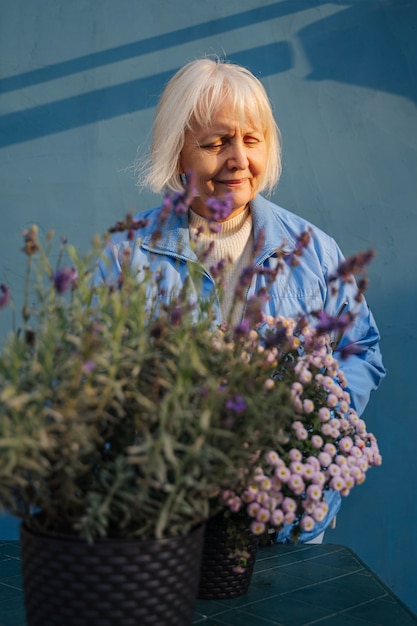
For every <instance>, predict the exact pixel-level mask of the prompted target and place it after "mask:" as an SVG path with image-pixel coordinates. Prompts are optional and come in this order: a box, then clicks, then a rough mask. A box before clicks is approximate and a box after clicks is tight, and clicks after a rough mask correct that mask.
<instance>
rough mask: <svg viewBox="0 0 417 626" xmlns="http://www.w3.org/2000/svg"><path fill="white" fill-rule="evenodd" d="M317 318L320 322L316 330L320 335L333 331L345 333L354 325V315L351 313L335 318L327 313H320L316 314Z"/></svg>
mask: <svg viewBox="0 0 417 626" xmlns="http://www.w3.org/2000/svg"><path fill="white" fill-rule="evenodd" d="M315 316H316V317H317V319H318V320H319V321H318V323H317V325H316V330H317V332H319V333H330V332H332V331H339V332H342V333H343V332H344V331H345V330H346V329H347V328H348V327H349V326H350V325H351V324H352V314H351V313H349V312H348V313H345V315H341V316H340V317H335V316H333V315H329V314H328V313H326V312H325V311H319V312H318V313H315Z"/></svg>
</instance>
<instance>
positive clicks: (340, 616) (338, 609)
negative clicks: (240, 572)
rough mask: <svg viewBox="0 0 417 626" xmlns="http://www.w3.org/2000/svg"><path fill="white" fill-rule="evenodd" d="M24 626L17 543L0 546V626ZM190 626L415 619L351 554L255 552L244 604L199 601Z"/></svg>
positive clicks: (395, 625)
mask: <svg viewBox="0 0 417 626" xmlns="http://www.w3.org/2000/svg"><path fill="white" fill-rule="evenodd" d="M25 624H26V623H25V617H24V609H23V593H22V580H21V574H20V559H19V543H18V542H16V541H3V542H2V541H0V626H25ZM193 624H198V625H200V626H272V625H274V626H309V625H313V624H314V625H318V626H367V625H368V626H373V625H377V624H378V625H379V626H412V625H417V617H416V616H415V615H413V614H412V613H411V611H410V610H409V609H408V608H407V607H406V606H405V605H404V604H403V603H402V602H401V600H399V599H398V598H397V597H396V596H395V594H393V593H392V591H390V589H388V588H387V587H386V586H385V585H384V584H383V583H382V582H381V580H379V579H378V578H377V577H376V576H375V575H374V574H373V573H372V572H371V571H370V570H369V569H368V567H367V566H366V565H365V564H364V563H363V562H362V561H361V560H360V559H359V558H358V557H357V556H356V555H355V554H354V553H353V552H352V551H351V550H349V549H348V548H345V547H343V546H338V545H332V544H323V545H301V546H281V545H280V546H278V545H277V546H273V547H270V548H261V549H260V550H259V553H258V558H257V561H256V566H255V573H254V575H253V578H252V583H251V586H250V589H249V591H248V593H247V594H246V595H245V596H242V597H240V598H234V599H231V600H223V601H214V600H210V601H208V600H199V601H198V602H197V608H196V613H195V617H194V622H193ZM45 626H48V625H47V624H45ZM62 626H65V624H63V625H62ZM115 626H123V624H115ZM138 626H141V625H140V624H138ZM172 626H176V625H175V624H173V625H172Z"/></svg>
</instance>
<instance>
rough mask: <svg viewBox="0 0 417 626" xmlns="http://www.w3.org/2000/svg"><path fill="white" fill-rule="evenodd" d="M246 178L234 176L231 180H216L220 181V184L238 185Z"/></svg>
mask: <svg viewBox="0 0 417 626" xmlns="http://www.w3.org/2000/svg"><path fill="white" fill-rule="evenodd" d="M247 180H248V179H247V178H236V179H232V180H219V181H218V182H219V183H221V184H222V185H229V186H230V187H238V186H239V185H242V183H245V182H246V181H247Z"/></svg>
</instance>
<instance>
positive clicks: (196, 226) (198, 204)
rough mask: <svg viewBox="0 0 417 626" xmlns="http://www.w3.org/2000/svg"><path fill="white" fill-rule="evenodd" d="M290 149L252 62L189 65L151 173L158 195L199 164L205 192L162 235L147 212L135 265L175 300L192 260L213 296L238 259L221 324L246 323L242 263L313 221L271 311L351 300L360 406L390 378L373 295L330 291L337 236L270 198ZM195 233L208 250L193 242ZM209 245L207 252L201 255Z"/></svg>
mask: <svg viewBox="0 0 417 626" xmlns="http://www.w3.org/2000/svg"><path fill="white" fill-rule="evenodd" d="M280 152H281V151H280V136H279V130H278V128H277V125H276V123H275V120H274V117H273V114H272V110H271V105H270V102H269V99H268V97H267V94H266V92H265V90H264V88H263V86H262V84H261V83H260V82H259V81H258V80H257V78H255V76H253V75H252V74H251V73H250V72H249V71H248V70H247V69H245V68H243V67H240V66H237V65H233V64H230V63H227V62H223V61H220V60H212V59H209V58H203V59H198V60H195V61H192V62H191V63H188V64H187V65H186V66H185V67H183V68H182V69H181V70H180V71H179V72H177V74H175V76H174V77H173V78H172V79H171V80H170V81H169V83H168V85H167V86H166V89H165V91H164V93H163V95H162V98H161V100H160V103H159V106H158V108H157V111H156V116H155V122H154V129H153V145H152V153H151V160H150V163H149V164H147V165H146V167H145V168H142V171H141V176H140V182H141V184H146V185H148V186H149V187H150V188H151V189H152V190H153V191H156V192H166V191H174V192H180V191H184V186H185V182H186V176H187V175H188V173H189V172H193V176H194V180H193V183H194V186H195V192H196V193H195V196H194V198H193V199H192V203H191V207H190V209H189V211H188V214H187V213H185V214H184V213H181V214H178V215H173V216H171V218H170V220H169V221H168V222H167V226H166V228H165V229H164V230H163V232H162V233H161V234H160V236H159V237H158V238H156V237H154V236H153V234H154V231H155V229H156V228H158V218H159V216H160V212H161V208H156V209H153V210H151V211H148V212H145V213H141V214H140V217H141V218H145V219H146V221H147V225H146V227H145V228H144V229H143V230H141V231H140V232H139V233H138V237H137V240H136V241H135V245H134V247H133V253H132V257H131V263H132V271H138V270H140V268H143V267H145V266H148V267H151V268H152V270H155V271H156V270H158V272H159V274H160V275H162V276H163V280H164V287H165V289H164V292H165V293H166V294H167V297H169V294H170V293H175V292H176V291H177V290H178V289H179V288H181V286H182V285H183V283H184V281H185V279H186V278H187V277H188V278H189V277H190V275H189V267H190V265H191V264H199V266H200V268H201V267H202V268H203V283H202V286H201V294H202V297H204V294H209V293H212V292H213V290H214V289H215V281H214V279H213V277H212V276H211V274H210V268H211V267H214V266H216V263H218V262H219V261H220V260H222V259H227V260H228V261H229V263H228V264H227V266H226V269H225V277H224V280H225V286H224V289H223V290H222V293H221V294H219V298H218V299H217V302H218V319H217V321H218V322H219V323H220V322H225V321H228V322H229V323H232V324H235V323H238V322H239V321H240V319H241V318H242V316H243V315H244V308H245V303H244V302H242V303H240V305H239V306H238V305H236V303H235V302H233V294H234V288H235V286H236V285H237V282H238V280H239V276H240V274H241V272H242V270H243V269H244V268H245V267H246V266H248V265H249V264H250V263H251V262H252V259H253V255H254V244H255V242H257V246H256V253H255V263H256V265H257V266H260V267H263V268H275V267H276V265H277V263H278V258H277V250H278V249H279V248H281V247H282V246H283V245H285V246H287V247H288V249H289V250H291V249H294V247H295V246H296V242H297V241H298V238H299V237H300V235H301V234H302V233H303V232H305V231H308V230H310V231H311V233H312V242H311V244H310V245H309V246H307V247H306V249H305V250H304V251H303V257H302V261H301V263H300V264H299V265H298V266H297V267H295V268H290V267H289V266H287V265H285V263H284V268H283V270H282V271H280V272H279V273H278V275H277V277H276V278H275V280H274V282H273V283H272V284H268V295H269V298H268V300H267V301H266V302H265V304H264V312H265V314H267V315H272V316H277V315H284V316H288V317H294V316H297V315H299V314H302V313H308V312H311V311H313V310H322V311H325V312H327V313H329V314H330V315H336V314H337V312H338V311H339V310H340V309H341V307H345V308H347V309H354V311H355V315H356V317H355V322H354V325H353V327H351V328H349V331H348V332H347V333H346V334H345V336H343V337H342V338H341V340H340V342H339V344H338V345H339V348H342V347H343V346H345V345H347V344H352V343H353V344H355V345H357V346H358V348H360V349H358V350H357V352H356V353H353V354H351V356H349V357H348V358H347V359H344V360H342V361H341V367H342V369H343V370H344V372H345V374H346V377H347V379H348V382H349V392H350V394H351V398H352V403H353V405H354V407H355V408H356V410H357V411H358V413H361V412H362V411H363V410H364V408H365V406H366V404H367V402H368V399H369V395H370V392H371V390H373V389H376V387H377V386H378V384H379V382H380V380H381V378H382V377H383V376H384V368H383V365H382V361H381V356H380V351H379V346H378V343H379V333H378V330H377V327H376V325H375V322H374V320H373V317H372V314H371V313H370V311H369V309H368V307H367V305H366V303H365V301H364V300H363V301H362V302H361V303H359V304H358V303H357V302H356V301H355V299H354V295H355V292H356V289H355V287H354V285H352V284H346V285H344V287H343V288H342V289H341V290H340V292H339V293H338V294H337V296H334V294H332V293H331V292H330V290H329V287H328V283H327V278H328V277H329V275H331V274H332V272H334V270H335V269H336V267H337V266H338V265H339V264H340V262H341V261H342V260H343V256H342V253H341V251H340V249H339V248H338V246H337V244H336V243H335V241H334V240H333V239H332V238H331V237H329V236H328V235H326V234H325V233H324V232H322V231H321V230H319V229H318V228H316V227H314V226H312V225H311V224H309V223H308V222H307V221H306V220H304V219H302V218H301V217H298V216H296V215H294V214H293V213H290V212H289V211H286V210H285V209H283V208H281V207H279V206H277V205H276V204H273V203H272V202H270V201H268V200H267V199H266V198H265V197H264V196H263V195H261V193H262V192H266V193H270V192H271V191H272V189H273V188H274V186H275V184H276V183H277V181H278V179H279V176H280V172H281V158H280ZM225 197H227V198H228V202H229V203H230V206H231V211H230V213H229V214H228V215H227V216H220V217H219V216H218V227H217V228H216V229H212V228H211V229H210V228H207V224H208V223H209V222H210V221H212V219H213V213H212V210H211V206H212V203H213V200H214V199H224V198H225ZM261 233H262V234H263V238H262V239H261V237H260V234H261ZM197 234H198V237H197ZM196 239H198V242H199V246H198V247H197V248H196V246H195V245H192V243H191V242H192V241H195V240H196ZM261 240H262V242H263V243H262V248H261V249H259V244H258V242H259V241H261ZM126 243H127V241H126V234H123V233H119V234H117V235H116V236H115V237H114V238H113V240H112V241H111V243H110V244H109V246H108V248H107V250H106V255H107V257H108V259H110V263H104V262H102V263H101V264H100V268H99V271H100V273H101V276H100V278H101V279H105V280H108V279H109V278H112V277H113V278H114V277H115V276H117V274H118V273H119V272H120V271H121V266H122V259H123V249H124V247H125V245H126ZM130 243H131V242H130ZM200 246H202V247H203V248H204V250H205V253H204V255H199V249H200V250H201V249H202V248H201V247H200ZM265 285H267V272H264V273H262V272H259V273H256V274H255V275H254V277H253V280H252V284H251V285H250V288H249V289H248V291H247V294H246V301H247V299H248V298H249V297H250V296H251V295H252V294H254V293H257V292H258V290H259V289H260V288H262V287H263V286H265ZM336 349H337V348H336ZM336 357H337V354H336ZM326 500H327V503H328V505H329V514H328V516H327V518H326V520H324V522H323V523H321V524H316V526H315V528H314V530H313V531H312V532H310V533H308V532H303V533H302V535H301V538H300V541H315V540H316V541H317V537H321V536H322V534H323V531H324V529H325V528H326V527H327V526H328V525H329V524H330V523H331V521H332V519H333V518H334V516H335V514H336V513H337V511H338V509H339V507H340V495H339V494H338V493H335V492H328V493H327V495H326ZM289 532H290V529H289V528H284V530H283V531H281V532H280V533H279V535H278V541H286V540H287V538H288V536H289Z"/></svg>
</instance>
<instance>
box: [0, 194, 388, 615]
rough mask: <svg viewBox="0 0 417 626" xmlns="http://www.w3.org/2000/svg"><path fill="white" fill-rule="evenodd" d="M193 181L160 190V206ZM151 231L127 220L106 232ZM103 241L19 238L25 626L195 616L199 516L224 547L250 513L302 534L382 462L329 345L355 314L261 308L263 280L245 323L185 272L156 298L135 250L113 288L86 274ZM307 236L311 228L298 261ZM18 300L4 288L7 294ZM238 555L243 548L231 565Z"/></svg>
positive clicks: (14, 358)
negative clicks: (171, 290)
mask: <svg viewBox="0 0 417 626" xmlns="http://www.w3.org/2000/svg"><path fill="white" fill-rule="evenodd" d="M187 194H188V192H186V194H185V196H184V197H178V196H175V197H167V198H166V200H165V203H164V210H163V211H162V213H161V215H162V217H163V218H164V219H166V218H167V216H168V215H169V213H170V211H172V210H177V209H178V207H179V206H180V205H181V206H183V208H184V207H185V208H186V207H187V203H188V202H189V200H190V198H189V195H187ZM141 226H142V224H141V220H140V219H139V220H135V219H133V218H132V217H131V216H127V217H126V219H125V220H124V221H122V222H118V223H117V224H116V225H115V226H114V227H112V228H111V229H110V231H112V232H114V231H128V233H133V231H134V230H137V229H140V228H141ZM106 239H107V235H106V236H105V237H104V239H103V238H101V237H97V238H96V239H95V241H94V242H93V245H92V248H91V250H90V251H89V253H88V254H86V255H80V254H79V253H78V252H77V250H76V249H75V248H74V247H73V246H70V245H68V243H67V242H66V240H65V239H62V240H61V241H60V244H59V250H58V251H57V250H55V248H54V237H53V235H52V234H51V235H50V234H47V235H46V237H45V241H43V242H41V241H40V240H39V237H38V232H37V229H36V227H32V228H30V229H29V230H28V231H26V232H25V233H24V247H23V252H24V253H25V254H26V257H27V271H26V282H25V289H24V293H25V298H24V305H23V311H22V312H23V316H22V317H23V324H22V325H21V327H20V328H15V329H14V330H13V332H12V333H11V335H10V336H9V337H8V338H7V340H6V342H5V344H4V346H3V347H2V350H1V353H0V415H1V420H0V449H1V451H2V454H1V457H0V506H1V507H2V508H3V509H4V510H6V511H8V512H11V513H12V514H14V515H16V516H17V517H19V518H20V519H21V520H22V526H21V528H22V531H21V533H22V551H23V574H24V584H25V598H26V607H27V614H28V620H29V624H30V626H38V625H42V626H44V624H45V623H48V625H51V626H53V625H54V624H62V623H65V624H66V625H67V626H72V625H73V624H77V626H79V625H81V624H84V623H85V624H87V622H88V623H89V624H90V625H91V624H95V623H97V624H98V623H100V624H101V625H102V624H106V623H111V620H113V622H114V621H116V622H117V621H118V622H119V623H124V624H129V623H136V621H135V620H140V621H141V623H142V624H148V623H149V624H154V623H157V624H158V625H162V624H172V623H184V624H187V623H190V621H191V619H192V613H193V607H194V601H195V598H196V595H197V585H198V573H199V568H200V557H201V550H202V540H203V524H204V522H205V521H206V520H208V519H209V518H213V517H215V516H216V514H217V513H220V514H221V513H222V512H223V513H224V512H225V511H226V519H227V520H228V521H227V524H228V534H229V535H230V534H232V536H233V537H234V538H235V540H237V543H236V542H235V544H234V547H233V546H232V548H230V549H229V552H230V550H231V552H236V551H238V550H240V548H241V543H242V538H243V537H245V536H247V535H248V527H249V525H251V530H252V534H254V535H255V536H257V535H259V534H260V533H261V532H262V533H263V532H264V531H267V526H268V525H270V526H273V527H274V528H280V527H282V525H283V524H284V523H285V522H288V523H294V522H295V526H294V537H295V538H296V537H297V532H298V529H299V528H300V527H303V526H304V527H306V526H307V525H308V524H311V523H313V522H314V515H316V517H317V515H318V513H317V511H318V509H319V508H320V506H321V509H322V510H324V508H325V505H324V504H323V498H324V496H323V489H322V488H323V487H324V486H325V485H327V484H328V483H329V484H330V481H332V478H333V477H334V476H336V473H335V474H334V476H333V474H332V472H336V469H335V468H336V467H339V468H340V474H343V472H342V470H343V471H344V467H343V462H342V457H343V458H347V457H349V456H350V457H352V458H353V453H352V452H351V451H352V449H353V448H354V449H355V454H356V450H360V451H361V454H360V455H359V454H358V456H357V458H358V459H359V457H360V458H361V460H362V461H363V466H362V468H361V472H362V474H363V475H364V472H365V471H366V469H367V468H368V467H370V466H371V465H372V464H378V463H379V462H380V456H379V452H378V450H377V445H376V441H375V439H374V438H373V436H371V435H369V434H368V433H367V432H366V428H365V425H364V423H363V422H361V421H360V420H359V419H358V420H356V418H355V416H354V412H353V411H351V410H350V408H349V402H348V397H347V395H346V393H345V392H344V391H343V386H344V385H345V381H344V380H343V379H342V378H341V377H340V373H339V372H338V368H337V364H336V363H335V362H334V361H333V360H332V358H331V355H330V354H329V349H330V348H329V346H328V345H327V344H328V340H329V336H328V332H329V330H331V329H332V328H333V329H334V328H340V327H341V325H344V326H345V327H346V326H347V325H348V324H349V323H350V322H351V321H352V320H351V319H350V318H349V316H348V315H344V316H343V318H341V319H340V320H330V319H326V318H325V317H323V316H322V317H321V319H319V323H318V324H316V327H315V330H314V331H313V330H312V329H311V327H310V326H309V324H308V322H307V320H306V319H299V320H286V319H283V318H279V319H278V320H270V319H265V318H264V316H263V315H262V311H261V309H262V299H263V298H264V297H265V294H264V293H263V292H262V293H258V294H256V295H255V296H254V297H253V299H252V300H251V303H250V306H249V307H248V309H247V311H246V314H245V320H244V322H243V323H242V324H239V325H238V326H237V327H234V328H229V329H227V328H226V329H223V328H218V327H215V326H214V324H213V302H212V301H210V300H202V301H199V302H197V301H196V299H195V294H194V293H190V292H189V290H188V289H187V285H186V286H185V287H184V289H183V290H182V291H181V292H180V293H178V294H177V296H176V299H174V300H172V301H171V302H170V303H168V304H167V303H164V302H162V303H161V300H160V299H159V298H158V295H159V292H160V289H162V287H161V288H160V285H159V281H160V277H159V276H155V275H154V274H152V272H151V270H150V269H146V268H145V269H143V272H142V276H141V280H140V281H138V280H137V277H136V276H132V274H131V272H130V269H129V268H130V262H129V261H130V254H131V250H130V248H129V247H127V248H126V250H125V255H126V259H125V260H126V269H125V271H123V272H122V274H121V275H120V277H119V278H118V280H117V282H116V283H115V284H108V283H101V284H97V283H96V282H95V281H93V279H92V276H93V274H94V271H95V266H96V261H97V258H99V256H100V255H101V253H102V250H103V247H104V243H105V241H106ZM308 243H309V234H308V233H303V234H302V235H301V237H300V239H299V241H298V242H297V247H296V249H295V250H294V251H293V256H294V262H295V261H297V262H298V259H299V257H300V255H302V250H303V247H305V246H306V245H308ZM278 253H279V251H278ZM51 258H56V262H55V264H54V265H52V264H51ZM363 260H369V259H368V258H367V257H364V259H363ZM217 270H218V272H217V273H218V280H219V289H221V272H222V267H221V266H219V267H218V268H217ZM252 270H253V271H256V268H255V267H253V268H252ZM190 271H193V270H192V269H191V270H190ZM277 271H279V264H278V266H277ZM193 278H194V284H198V272H197V274H196V275H195V276H194V277H193ZM246 279H247V274H246V275H245V276H243V277H242V281H241V282H240V283H239V285H238V287H237V292H236V298H239V297H240V296H239V293H241V292H242V287H243V283H244V281H245V280H246ZM10 303H11V295H10V291H9V289H8V287H7V286H6V285H0V307H2V308H3V307H6V306H7V305H9V304H10ZM338 377H339V383H337V382H335V381H334V379H335V378H336V379H337V378H338ZM330 380H332V381H333V385H334V386H332V385H331V384H330ZM333 395H336V399H337V402H336V403H335V404H334V405H333V406H330V402H333V398H332V396H333ZM325 406H327V408H328V413H329V416H328V418H327V419H325V418H324V410H323V407H325ZM260 408H261V410H260ZM332 412H333V413H332ZM326 415H327V414H326ZM336 421H337V424H338V425H339V424H340V427H339V428H338V429H336V424H335V422H336ZM326 425H329V426H331V429H327V428H326ZM336 430H337V432H336ZM327 431H328V432H327ZM305 433H306V436H305ZM349 437H350V441H352V437H353V443H352V446H350V448H349V445H348V440H349ZM320 438H321V439H320ZM319 441H320V443H319ZM332 446H333V447H332ZM348 448H349V449H348ZM330 450H331V452H332V453H331V452H330ZM333 452H334V454H333ZM325 454H327V455H330V457H331V463H325V461H326V460H327V457H326V459H325V458H324V455H325ZM365 457H366V460H367V465H366V464H365ZM314 459H315V460H314ZM297 463H298V464H299V465H300V467H299V471H296V469H295V465H294V464H297ZM318 464H320V468H318ZM346 464H347V466H348V467H350V461H349V458H347V460H346ZM365 465H366V467H365ZM310 466H311V468H312V469H311V468H310ZM333 466H334V467H333ZM324 468H327V469H324ZM285 469H288V471H289V472H290V476H289V477H288V476H287V474H286V472H285V471H284V470H285ZM313 470H314V472H315V473H316V474H317V476H318V475H320V476H321V478H317V481H318V482H317V481H316V482H315V479H314V480H313V478H312V476H310V475H309V474H308V472H310V473H312V472H313ZM294 474H297V475H299V476H301V478H302V480H299V481H298V483H297V478H296V477H294ZM343 475H344V474H343ZM350 475H351V474H350ZM285 476H287V478H285ZM323 476H324V477H323ZM346 476H347V475H346ZM352 480H353V479H352V478H351V482H352ZM334 482H335V481H333V482H332V485H333V483H334ZM351 482H349V481H347V480H345V481H344V485H343V487H342V486H340V490H341V491H344V493H345V494H347V492H348V490H349V489H350V486H349V485H351ZM355 482H360V480H359V478H358V479H357V480H356V479H355ZM317 485H318V487H320V488H321V491H320V490H319V489H318V487H317ZM340 485H342V483H341V482H340ZM314 486H316V487H317V489H316V490H314V489H315V487H314ZM333 486H334V485H333ZM313 487H314V488H313ZM313 491H314V493H313ZM319 491H320V493H319ZM306 494H308V495H307V496H306ZM290 500H292V501H293V504H291V506H290V508H288V507H289V505H290ZM316 505H317V506H316ZM319 505H320V506H319ZM228 511H230V515H228ZM253 520H255V523H253ZM132 555H133V557H134V561H133V564H128V562H127V559H128V558H130V557H131V556H132ZM229 556H230V554H229ZM81 561H82V562H83V565H82V567H80V562H81ZM145 565H147V566H149V567H145ZM245 565H246V557H245V555H244V554H243V557H242V555H240V557H239V561H238V563H237V566H234V569H237V570H238V571H241V570H242V568H243V569H244V567H243V566H245ZM37 572H38V573H39V572H40V578H39V576H38V579H37V581H36V579H35V582H33V575H34V574H36V573H37ZM82 572H87V574H86V579H83V578H82ZM132 572H134V573H135V574H138V575H139V578H138V579H137V580H134V579H133V578H132V575H133V574H132ZM46 581H47V582H46ZM62 583H63V586H62ZM157 590H159V591H160V592H161V594H162V599H161V596H160V595H157ZM81 591H85V592H86V593H85V594H84V595H83V597H82V599H81ZM121 598H124V599H125V600H126V610H125V612H123V611H124V609H123V603H122V602H121ZM112 599H114V600H115V603H114V605H112V604H111V600H112ZM106 620H108V621H106ZM129 620H133V621H129Z"/></svg>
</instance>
